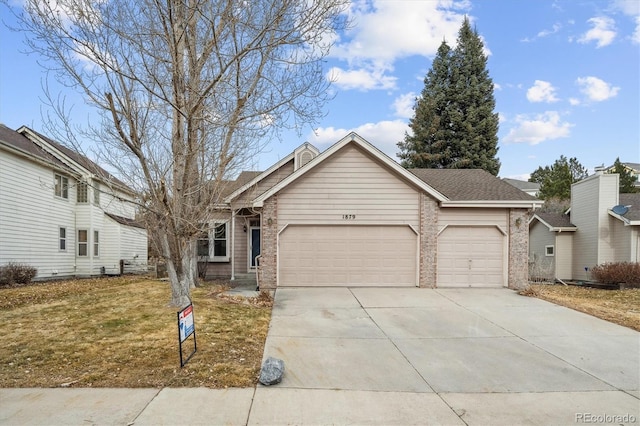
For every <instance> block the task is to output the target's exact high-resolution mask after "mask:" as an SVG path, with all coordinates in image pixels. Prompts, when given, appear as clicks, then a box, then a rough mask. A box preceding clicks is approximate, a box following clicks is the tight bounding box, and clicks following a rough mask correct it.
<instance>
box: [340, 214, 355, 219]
mask: <svg viewBox="0 0 640 426" xmlns="http://www.w3.org/2000/svg"><path fill="white" fill-rule="evenodd" d="M355 218H356V215H355V214H343V215H342V219H344V220H355Z"/></svg>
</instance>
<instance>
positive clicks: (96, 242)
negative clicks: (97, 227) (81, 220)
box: [93, 231, 100, 257]
mask: <svg viewBox="0 0 640 426" xmlns="http://www.w3.org/2000/svg"><path fill="white" fill-rule="evenodd" d="M93 255H94V256H96V257H97V256H100V231H93Z"/></svg>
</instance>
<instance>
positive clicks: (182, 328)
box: [177, 303, 197, 368]
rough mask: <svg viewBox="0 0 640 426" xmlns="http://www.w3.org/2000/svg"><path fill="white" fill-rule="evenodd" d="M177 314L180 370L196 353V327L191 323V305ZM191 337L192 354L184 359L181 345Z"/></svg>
mask: <svg viewBox="0 0 640 426" xmlns="http://www.w3.org/2000/svg"><path fill="white" fill-rule="evenodd" d="M177 314H178V346H179V349H180V368H182V367H184V365H185V364H186V363H187V362H188V361H189V360H190V359H191V357H192V356H193V354H195V353H196V349H197V345H196V327H195V323H194V321H193V303H190V304H189V306H187V307H185V308H184V309H183V310H181V311H179V312H177ZM191 335H193V352H191V353H190V354H189V356H188V357H187V358H186V359H184V358H183V356H182V343H183V342H184V341H185V340H187V339H188V338H189V336H191Z"/></svg>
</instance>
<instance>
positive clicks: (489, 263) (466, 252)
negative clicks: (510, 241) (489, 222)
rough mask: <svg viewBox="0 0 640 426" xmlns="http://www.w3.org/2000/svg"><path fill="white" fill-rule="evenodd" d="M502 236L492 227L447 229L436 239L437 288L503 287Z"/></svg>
mask: <svg viewBox="0 0 640 426" xmlns="http://www.w3.org/2000/svg"><path fill="white" fill-rule="evenodd" d="M503 244H504V236H503V234H502V233H501V232H500V231H499V230H498V229H497V228H496V227H495V226H476V227H470V226H450V227H448V228H446V229H445V230H444V231H442V233H441V234H440V236H439V237H438V287H502V286H503V285H504V262H503V257H504V256H503Z"/></svg>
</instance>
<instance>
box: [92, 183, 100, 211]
mask: <svg viewBox="0 0 640 426" xmlns="http://www.w3.org/2000/svg"><path fill="white" fill-rule="evenodd" d="M93 204H95V205H97V206H98V205H100V184H99V183H97V182H95V183H94V184H93Z"/></svg>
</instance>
